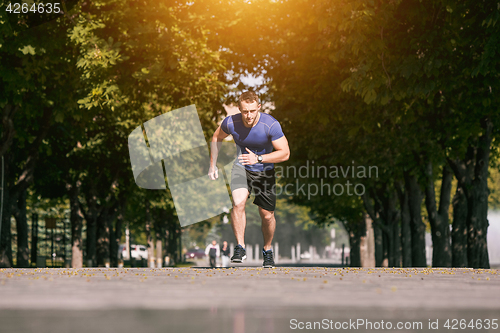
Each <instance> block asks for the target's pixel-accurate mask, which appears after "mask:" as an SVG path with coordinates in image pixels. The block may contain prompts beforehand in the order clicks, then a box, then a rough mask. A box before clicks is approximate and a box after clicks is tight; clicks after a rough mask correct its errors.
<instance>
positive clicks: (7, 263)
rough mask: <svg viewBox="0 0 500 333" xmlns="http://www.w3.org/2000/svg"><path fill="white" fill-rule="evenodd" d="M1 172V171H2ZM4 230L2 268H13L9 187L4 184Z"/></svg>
mask: <svg viewBox="0 0 500 333" xmlns="http://www.w3.org/2000/svg"><path fill="white" fill-rule="evenodd" d="M0 172H1V170H0ZM3 191H4V193H3V212H2V230H1V233H2V234H1V235H0V268H9V267H12V237H11V232H10V219H11V216H12V210H11V203H10V196H9V186H7V185H6V182H5V183H4V189H3Z"/></svg>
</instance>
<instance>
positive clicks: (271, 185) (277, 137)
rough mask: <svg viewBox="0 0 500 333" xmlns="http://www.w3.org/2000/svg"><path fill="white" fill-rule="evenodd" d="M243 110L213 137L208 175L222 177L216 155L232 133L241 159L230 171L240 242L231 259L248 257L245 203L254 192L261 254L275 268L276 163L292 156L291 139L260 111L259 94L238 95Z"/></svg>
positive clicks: (235, 229)
mask: <svg viewBox="0 0 500 333" xmlns="http://www.w3.org/2000/svg"><path fill="white" fill-rule="evenodd" d="M238 108H239V110H240V113H238V114H235V115H232V116H229V117H226V118H225V119H224V120H223V121H222V123H221V125H220V126H219V127H218V128H217V130H216V131H215V133H214V135H213V137H212V143H211V149H212V152H211V154H210V169H209V171H208V176H209V177H210V179H212V180H215V179H217V178H218V177H219V173H218V169H217V166H216V165H217V157H218V155H219V149H220V146H221V144H222V140H224V138H226V137H227V136H229V135H232V136H233V139H234V142H235V143H236V148H237V154H238V158H237V159H235V162H234V165H233V168H232V172H231V193H232V197H233V209H232V211H231V220H232V223H231V226H232V227H233V232H234V236H235V237H236V242H237V245H236V247H235V248H234V255H233V256H232V257H231V261H232V262H236V263H241V262H242V261H243V260H244V259H246V257H247V254H246V251H245V227H246V215H245V205H246V201H247V199H248V197H249V196H250V192H252V191H253V192H254V193H255V200H254V202H253V203H254V204H255V205H257V206H259V214H260V218H261V220H262V235H263V236H264V248H263V249H262V255H263V258H264V264H263V266H264V267H265V268H272V267H274V255H273V250H272V246H271V245H272V241H273V237H274V230H275V229H276V219H275V217H274V209H275V207H276V188H275V185H276V177H275V172H274V163H279V162H284V161H286V160H288V158H289V156H290V149H289V147H288V141H287V139H286V137H285V135H284V134H283V131H282V129H281V125H280V123H279V122H278V121H277V120H276V119H274V118H273V117H272V116H270V115H268V114H266V113H262V112H260V109H261V104H260V100H259V96H258V95H257V94H256V93H254V92H253V91H246V92H244V93H242V94H241V95H240V97H239V98H238Z"/></svg>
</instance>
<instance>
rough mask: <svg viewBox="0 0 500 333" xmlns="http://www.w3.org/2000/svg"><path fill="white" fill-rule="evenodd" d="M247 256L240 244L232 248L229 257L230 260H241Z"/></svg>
mask: <svg viewBox="0 0 500 333" xmlns="http://www.w3.org/2000/svg"><path fill="white" fill-rule="evenodd" d="M246 258H247V251H245V249H244V248H243V246H241V245H240V244H238V245H236V246H235V248H234V255H233V256H232V257H231V262H242V261H243V260H245V259H246Z"/></svg>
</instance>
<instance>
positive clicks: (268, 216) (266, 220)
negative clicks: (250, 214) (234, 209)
mask: <svg viewBox="0 0 500 333" xmlns="http://www.w3.org/2000/svg"><path fill="white" fill-rule="evenodd" d="M259 214H260V218H261V219H262V235H263V236H264V250H266V251H267V250H270V249H271V244H272V241H273V237H274V230H276V219H275V218H274V212H273V211H269V210H265V209H264V208H262V207H259Z"/></svg>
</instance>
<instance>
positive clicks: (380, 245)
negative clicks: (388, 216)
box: [373, 224, 384, 267]
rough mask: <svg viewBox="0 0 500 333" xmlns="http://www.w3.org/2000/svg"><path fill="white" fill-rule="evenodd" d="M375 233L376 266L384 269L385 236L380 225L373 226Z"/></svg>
mask: <svg viewBox="0 0 500 333" xmlns="http://www.w3.org/2000/svg"><path fill="white" fill-rule="evenodd" d="M373 232H374V236H375V266H377V267H382V263H383V261H384V240H383V237H384V235H383V232H382V229H381V228H380V227H379V225H378V224H374V225H373Z"/></svg>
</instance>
